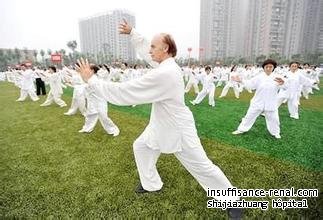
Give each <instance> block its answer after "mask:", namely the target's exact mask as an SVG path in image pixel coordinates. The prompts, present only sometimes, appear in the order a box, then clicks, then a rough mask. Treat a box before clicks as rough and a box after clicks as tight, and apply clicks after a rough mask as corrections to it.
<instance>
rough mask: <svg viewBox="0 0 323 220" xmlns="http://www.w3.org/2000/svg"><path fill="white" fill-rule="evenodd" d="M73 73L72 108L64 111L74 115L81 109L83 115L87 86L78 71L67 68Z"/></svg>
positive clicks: (70, 79) (71, 81) (71, 82)
mask: <svg viewBox="0 0 323 220" xmlns="http://www.w3.org/2000/svg"><path fill="white" fill-rule="evenodd" d="M66 71H67V72H70V73H71V74H72V75H71V76H70V77H68V78H69V81H70V85H71V86H72V87H73V88H74V89H73V98H72V103H71V107H70V109H69V110H68V111H67V112H65V113H64V115H74V114H76V112H77V110H78V109H79V110H80V112H81V114H82V115H85V111H86V107H85V86H86V84H85V83H84V82H83V80H82V78H81V76H80V75H79V74H78V73H77V72H73V71H71V70H66Z"/></svg>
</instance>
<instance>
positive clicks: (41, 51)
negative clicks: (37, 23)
mask: <svg viewBox="0 0 323 220" xmlns="http://www.w3.org/2000/svg"><path fill="white" fill-rule="evenodd" d="M40 56H41V59H42V63H43V64H44V57H45V51H44V50H43V49H41V50H40Z"/></svg>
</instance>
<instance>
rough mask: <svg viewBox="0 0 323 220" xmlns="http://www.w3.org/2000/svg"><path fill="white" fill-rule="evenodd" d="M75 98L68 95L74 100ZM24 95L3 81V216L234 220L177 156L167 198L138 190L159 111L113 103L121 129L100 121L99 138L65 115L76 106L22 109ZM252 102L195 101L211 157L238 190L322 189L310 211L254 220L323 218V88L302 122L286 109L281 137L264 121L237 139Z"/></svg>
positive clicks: (165, 168) (168, 172)
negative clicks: (109, 130)
mask: <svg viewBox="0 0 323 220" xmlns="http://www.w3.org/2000/svg"><path fill="white" fill-rule="evenodd" d="M71 92H72V91H71V89H67V90H65V93H64V96H63V99H64V100H66V101H67V103H68V104H70V101H71ZM219 92H220V90H217V91H216V94H217V96H218V94H219ZM18 96H19V90H18V89H17V88H16V87H15V86H14V85H12V84H9V83H5V82H1V83H0V151H1V154H0V217H19V218H138V217H164V218H166V217H169V218H190V219H196V218H208V219H223V218H226V212H225V211H222V210H220V209H207V208H206V203H207V200H208V198H207V197H206V193H205V192H204V191H203V189H202V188H201V187H200V186H199V184H198V183H197V182H196V181H195V179H194V178H193V177H192V176H190V174H189V173H188V172H187V171H186V170H185V169H184V168H183V167H182V166H181V164H180V163H179V162H178V161H177V160H176V158H175V157H174V156H173V155H162V156H161V157H160V159H159V161H158V164H157V166H158V170H159V173H160V175H161V177H162V179H163V182H164V188H163V190H162V191H161V192H159V193H154V194H148V195H137V194H135V193H134V189H135V187H136V185H137V184H138V181H139V178H138V174H137V169H136V165H135V162H134V157H133V152H132V143H133V141H134V140H135V139H136V137H137V136H138V135H139V134H140V133H141V132H142V131H143V129H144V128H145V126H146V124H147V123H148V119H149V118H148V117H149V111H150V106H149V105H142V106H136V107H134V108H132V107H117V106H113V105H109V116H110V117H111V118H112V119H113V121H114V122H115V123H116V124H117V125H118V126H119V128H120V130H121V133H120V135H119V136H118V137H116V138H113V137H112V136H109V135H107V134H106V133H105V132H104V130H103V129H102V127H101V125H99V124H98V125H97V127H96V128H95V130H94V131H93V132H92V133H91V134H80V133H78V132H77V131H78V130H79V129H81V127H82V125H83V120H84V119H83V117H82V116H81V115H80V114H78V115H76V116H72V117H69V116H64V115H63V112H65V111H66V110H67V108H66V107H65V108H59V107H58V106H55V105H53V106H49V107H40V106H39V105H40V104H41V103H42V102H43V101H44V99H45V97H42V98H41V100H39V101H38V102H32V101H30V100H28V101H26V102H23V103H18V102H15V100H16V98H17V97H18ZM250 97H251V95H250V94H248V93H243V95H242V96H241V98H240V99H239V100H236V99H234V98H233V96H232V94H231V93H229V96H228V97H226V98H224V99H221V100H217V103H216V104H217V106H216V108H211V107H209V106H208V105H207V101H206V100H205V101H204V102H203V103H202V104H201V105H198V106H192V105H190V104H188V106H189V107H190V109H191V110H192V111H193V114H194V116H195V120H196V125H197V129H198V132H199V136H200V137H201V140H202V144H203V146H204V148H205V151H206V152H207V155H208V156H209V158H210V159H211V160H212V161H213V162H214V163H216V164H217V165H219V166H220V167H221V169H222V170H223V171H224V173H225V174H226V175H227V176H228V178H229V179H230V180H231V181H232V183H233V185H235V186H236V187H238V188H261V189H266V190H267V189H270V188H277V189H278V188H290V187H295V188H296V189H299V188H315V189H319V190H320V197H319V198H308V206H309V207H308V208H307V209H286V210H281V209H272V208H269V210H267V211H261V210H260V209H246V210H245V219H249V218H254V219H259V218H279V219H282V218H287V217H291V218H297V219H299V218H303V219H320V218H322V216H323V213H322V207H323V202H322V193H321V191H322V188H323V187H322V182H323V178H322V177H323V175H322V172H323V164H322V161H323V144H322V137H323V136H322V131H323V123H322V121H323V99H322V98H323V92H322V91H320V92H316V94H315V95H312V96H311V97H310V100H302V101H301V107H300V108H301V110H300V120H292V119H290V118H289V117H288V111H287V109H286V106H283V107H282V108H281V109H280V121H281V136H282V139H281V140H276V139H274V138H272V137H271V136H270V135H269V133H268V132H267V130H266V128H265V122H264V118H262V117H259V118H258V119H257V121H256V123H255V125H254V127H253V128H252V129H251V130H250V132H248V133H246V134H244V135H241V136H233V135H231V132H232V131H233V130H235V129H236V128H237V126H238V125H239V121H240V120H241V118H242V117H243V116H244V114H245V113H246V111H247V108H248V105H249V100H250ZM191 99H193V96H192V94H189V95H188V96H187V103H188V101H189V100H191ZM247 199H249V200H254V198H247ZM271 199H272V198H263V200H268V201H270V200H271ZM284 199H286V198H284ZM296 199H301V198H296Z"/></svg>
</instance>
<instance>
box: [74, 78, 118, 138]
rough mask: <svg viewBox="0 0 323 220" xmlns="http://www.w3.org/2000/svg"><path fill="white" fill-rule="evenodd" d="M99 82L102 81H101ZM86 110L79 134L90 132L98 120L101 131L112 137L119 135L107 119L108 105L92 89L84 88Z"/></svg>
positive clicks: (111, 122) (116, 128)
mask: <svg viewBox="0 0 323 220" xmlns="http://www.w3.org/2000/svg"><path fill="white" fill-rule="evenodd" d="M99 81H103V80H102V79H101V80H99ZM85 96H86V101H87V109H86V113H85V124H84V125H83V128H82V129H81V130H80V131H79V132H86V133H89V132H92V131H93V129H94V127H95V125H96V123H97V122H98V120H99V121H100V123H101V125H102V127H103V129H104V130H105V131H106V132H107V133H108V134H113V136H117V135H119V133H120V131H119V128H118V127H117V126H116V125H115V124H114V123H113V121H112V120H111V119H110V118H109V117H108V103H107V101H106V100H104V99H103V98H101V97H99V96H97V95H96V94H95V93H94V91H93V89H91V88H89V87H85Z"/></svg>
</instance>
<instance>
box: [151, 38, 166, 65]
mask: <svg viewBox="0 0 323 220" xmlns="http://www.w3.org/2000/svg"><path fill="white" fill-rule="evenodd" d="M167 51H168V46H167V45H166V44H165V43H164V42H163V37H162V36H161V35H156V36H155V37H154V38H153V39H152V41H151V45H150V50H149V54H150V56H151V58H152V60H153V61H156V62H157V63H161V62H162V61H163V60H165V58H166V57H167V55H168V53H167Z"/></svg>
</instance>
